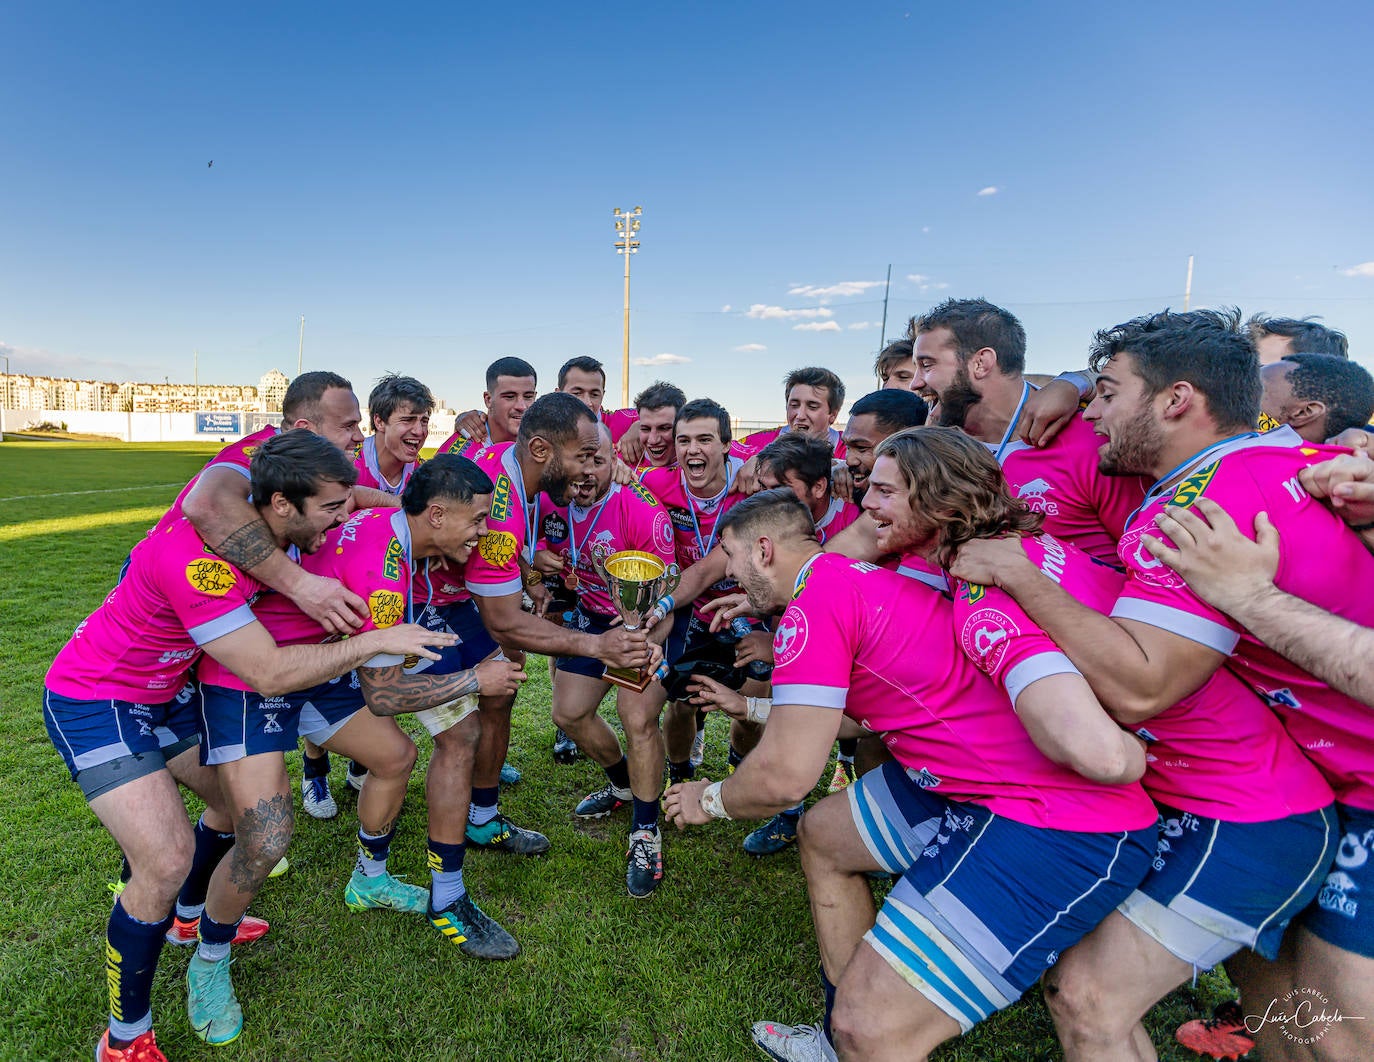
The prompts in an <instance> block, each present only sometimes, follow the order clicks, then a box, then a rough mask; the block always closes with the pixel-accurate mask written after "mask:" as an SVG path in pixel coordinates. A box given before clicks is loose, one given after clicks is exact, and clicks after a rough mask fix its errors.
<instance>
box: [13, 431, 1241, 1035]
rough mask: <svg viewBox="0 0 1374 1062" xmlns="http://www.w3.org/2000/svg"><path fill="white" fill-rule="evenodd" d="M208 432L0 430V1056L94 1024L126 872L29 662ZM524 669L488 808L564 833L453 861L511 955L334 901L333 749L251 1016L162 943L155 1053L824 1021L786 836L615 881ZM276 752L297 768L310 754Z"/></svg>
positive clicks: (1206, 994) (1191, 1006) (1176, 1009)
mask: <svg viewBox="0 0 1374 1062" xmlns="http://www.w3.org/2000/svg"><path fill="white" fill-rule="evenodd" d="M215 449H216V447H215V446H211V445H196V444H164V445H126V444H120V443H111V444H100V443H61V442H6V443H5V444H3V445H0V631H3V640H0V665H3V666H0V795H3V799H2V800H0V941H3V944H4V947H3V949H2V950H0V1058H3V1059H26V1060H37V1059H54V1060H56V1059H79V1058H88V1057H90V1052H91V1050H92V1045H93V1044H94V1042H95V1040H96V1039H97V1038H98V1036H99V1035H100V1032H101V1031H102V1030H103V1028H104V1021H105V1009H106V996H105V974H104V965H103V958H102V946H103V938H104V929H105V919H106V917H107V915H108V913H109V905H110V894H109V892H108V891H107V890H106V882H108V881H110V880H112V879H113V878H114V877H116V876H117V872H118V868H119V853H118V851H117V850H116V848H115V845H114V842H113V841H112V840H111V839H110V838H109V836H108V835H107V834H106V833H105V832H104V830H103V829H102V828H101V827H100V826H99V824H98V823H97V822H96V820H95V818H94V816H92V815H91V814H90V812H89V810H88V809H87V808H86V806H85V803H84V801H83V800H82V798H81V795H80V792H79V790H78V789H77V788H76V786H75V785H73V784H72V783H71V782H70V780H69V779H68V776H67V773H66V770H65V768H64V766H63V764H62V761H61V759H60V757H59V756H58V754H57V753H56V752H55V751H54V749H53V748H52V746H51V744H50V743H49V741H48V738H47V736H46V734H45V732H44V729H43V722H42V713H41V703H42V701H41V689H42V680H43V675H44V673H45V671H46V670H47V667H48V664H49V663H50V661H51V660H52V657H53V656H54V654H55V653H56V652H57V650H58V649H59V648H60V647H61V645H62V644H63V642H64V641H65V640H66V639H67V637H68V635H69V634H70V632H71V630H72V628H73V627H74V626H75V625H76V624H77V623H78V622H79V621H80V620H81V618H82V617H83V616H84V615H85V614H86V613H88V612H89V611H91V610H92V609H94V608H95V607H96V606H97V605H98V604H99V603H100V600H101V599H102V597H103V596H104V595H105V593H106V592H107V591H108V589H109V588H110V586H112V585H113V583H114V580H115V576H116V573H117V571H118V568H119V565H120V563H121V562H122V561H123V559H124V557H125V555H126V554H127V552H128V550H129V548H130V547H131V546H132V545H133V544H134V543H135V542H136V541H137V540H138V538H139V536H140V535H141V534H142V533H143V531H144V530H145V529H146V528H147V527H148V526H149V525H150V524H151V523H152V522H153V521H154V520H155V519H156V517H157V516H158V515H159V514H160V513H161V512H162V511H163V510H164V509H165V508H166V506H167V505H168V504H169V503H170V502H171V501H172V499H173V497H174V496H175V495H176V493H177V490H178V488H179V486H180V484H182V483H183V482H185V480H187V479H188V478H189V477H190V476H191V475H192V474H194V472H195V471H196V469H197V468H199V467H200V465H201V464H202V463H203V462H204V461H205V459H206V457H207V456H208V455H209V454H210V453H212V452H213V451H214V450H215ZM532 664H533V665H534V666H532V667H531V668H530V674H531V676H532V678H531V681H530V682H529V683H528V684H527V685H526V687H525V688H524V690H523V691H522V692H521V694H520V698H519V701H518V703H517V706H516V721H515V733H514V736H513V740H512V751H511V757H510V758H511V761H512V762H513V763H515V764H516V765H517V766H518V767H520V769H521V770H522V771H523V772H524V774H525V779H524V781H523V782H522V783H521V784H519V785H517V786H515V787H513V788H512V789H510V790H508V791H507V792H506V793H505V794H504V795H503V799H502V806H503V809H504V810H505V811H506V812H507V813H508V814H509V815H510V816H511V817H512V818H513V819H514V820H515V821H517V822H519V823H521V824H522V825H526V826H530V827H534V828H537V829H539V830H541V831H543V832H544V833H546V834H547V835H548V836H549V838H550V840H551V841H552V842H553V850H552V852H551V853H550V854H549V855H548V856H546V857H543V858H540V859H537V860H520V859H516V858H512V857H501V856H496V855H492V854H490V853H485V852H474V853H471V854H470V855H469V856H468V860H467V865H466V868H465V870H466V879H467V882H468V884H469V886H470V888H471V889H472V891H473V893H474V895H475V896H476V897H477V899H478V900H479V902H480V903H481V904H482V906H483V907H484V908H485V909H486V910H487V911H488V912H489V913H490V914H492V915H493V916H494V917H496V918H497V919H499V920H500V921H501V922H502V923H503V924H504V925H505V926H506V927H507V928H508V929H510V930H511V931H512V932H513V933H514V934H515V936H516V937H517V939H518V940H519V941H520V943H521V945H522V947H523V948H524V953H523V954H522V955H521V956H520V957H519V958H518V959H516V960H515V961H514V962H510V963H503V964H479V963H477V962H475V961H473V960H470V959H467V958H465V957H464V956H462V955H461V954H460V953H459V952H458V950H457V949H456V948H454V947H453V946H452V945H450V944H448V943H447V942H445V941H444V940H443V939H442V938H441V937H440V936H439V934H438V933H436V932H435V931H434V930H432V929H431V928H429V926H428V925H426V924H425V923H424V922H423V921H422V920H420V919H415V918H406V917H404V916H400V915H393V914H390V913H384V912H369V913H367V914H361V915H355V914H351V913H350V912H349V911H348V910H347V909H346V908H345V907H344V904H343V899H342V892H343V885H344V882H345V881H346V879H347V877H348V874H349V871H350V870H351V868H352V863H353V857H354V850H355V842H354V831H355V830H356V829H357V822H356V819H355V817H354V814H353V802H352V800H350V799H346V798H345V797H344V796H343V794H345V793H348V792H349V791H348V790H347V789H346V787H344V785H343V784H342V774H343V772H342V767H341V766H340V765H339V764H338V761H337V759H336V761H335V763H336V766H335V772H334V786H333V788H334V792H335V794H336V796H337V797H338V798H339V803H340V805H341V809H342V810H341V814H340V815H339V817H338V818H337V819H335V820H333V821H331V822H317V821H315V820H314V819H311V818H309V817H308V816H307V815H305V813H304V811H302V810H300V809H299V793H297V807H298V810H297V819H296V835H295V838H294V840H293V841H292V845H291V851H290V860H291V871H290V873H289V874H287V875H286V876H285V877H283V878H279V879H276V880H273V881H271V882H269V883H268V884H267V886H266V888H265V889H264V890H263V893H262V895H261V896H260V897H259V898H258V900H257V902H256V903H255V904H254V906H253V912H254V913H255V914H258V915H261V916H262V917H265V918H267V919H269V920H270V921H271V922H272V932H271V933H270V934H269V936H268V937H267V938H266V939H265V940H264V941H262V942H261V943H258V944H255V945H250V946H247V947H244V948H240V949H236V952H235V965H234V981H235V984H236V986H237V991H238V995H239V999H240V1002H241V1003H242V1004H243V1009H244V1014H245V1021H246V1025H245V1030H244V1034H243V1036H242V1038H241V1039H240V1040H239V1041H237V1042H236V1043H234V1044H232V1045H230V1046H227V1047H224V1048H220V1049H212V1048H210V1047H207V1046H206V1045H205V1044H203V1043H202V1042H201V1041H200V1040H198V1039H197V1038H196V1037H195V1035H194V1034H193V1033H192V1032H191V1030H190V1028H189V1026H188V1024H187V1022H186V1017H185V991H184V974H185V968H186V963H187V960H188V957H189V956H188V954H187V952H186V951H183V950H182V949H174V948H168V949H167V950H166V951H164V953H163V959H162V963H161V967H160V971H159V974H158V980H157V984H156V987H155V989H154V994H153V1008H154V1011H153V1012H154V1018H155V1021H156V1028H157V1033H158V1040H159V1043H160V1044H161V1045H162V1047H163V1049H164V1050H165V1051H166V1053H167V1055H168V1056H169V1058H171V1059H173V1060H174V1062H175V1060H180V1059H202V1058H210V1057H212V1056H213V1057H215V1058H220V1059H226V1058H227V1059H240V1060H244V1062H247V1060H254V1062H257V1060H281V1059H310V1060H314V1062H327V1060H334V1059H339V1060H344V1059H355V1058H366V1057H371V1058H376V1057H384V1058H393V1057H394V1058H412V1057H414V1058H421V1057H423V1058H428V1059H477V1058H487V1059H559V1060H562V1059H567V1060H587V1062H592V1060H596V1062H602V1060H609V1059H626V1060H628V1059H643V1060H651V1059H682V1060H688V1059H690V1060H705V1062H716V1060H727V1059H749V1058H762V1057H763V1056H762V1055H760V1054H759V1053H758V1052H757V1051H756V1049H755V1048H754V1047H753V1045H752V1043H751V1041H750V1039H749V1031H748V1030H749V1026H750V1023H751V1022H753V1021H755V1020H757V1019H761V1018H762V1019H774V1020H782V1021H788V1022H800V1021H815V1020H817V1019H818V1017H819V1013H820V1005H821V996H820V990H819V987H818V984H817V980H816V963H817V954H816V947H815V942H814V940H813V937H812V933H811V922H810V916H809V914H808V912H807V906H806V890H805V885H804V882H803V879H802V875H801V871H800V867H799V864H798V861H797V855H796V852H795V851H789V852H786V853H784V854H783V855H781V856H779V857H777V858H774V859H772V860H767V861H757V860H754V859H752V858H751V857H749V856H747V855H745V854H744V853H743V852H742V851H741V850H740V841H741V839H742V838H743V836H744V835H745V833H746V832H747V831H748V829H749V828H750V827H749V824H746V823H715V824H713V825H712V826H710V827H704V828H700V829H698V830H696V831H695V832H693V833H691V834H688V835H679V834H677V833H676V832H675V831H671V832H670V833H669V834H666V835H665V845H664V856H665V862H666V867H667V873H666V877H665V880H664V882H663V885H662V886H661V887H660V888H659V890H658V891H657V893H655V895H654V896H653V897H652V898H650V899H649V900H647V901H637V900H632V899H630V898H629V896H628V895H627V894H626V892H625V885H624V844H625V835H626V829H627V825H626V822H625V820H624V819H623V818H620V817H617V818H616V819H614V820H613V821H611V822H610V823H609V824H607V823H598V824H593V825H587V824H584V823H581V822H578V821H577V820H574V818H573V816H572V814H571V809H572V807H573V805H574V804H575V803H576V801H577V800H578V799H579V798H580V797H581V796H582V795H583V794H584V793H586V792H587V791H589V790H591V789H593V788H596V787H597V786H599V785H600V784H601V782H602V780H603V776H602V775H601V773H600V771H599V769H598V768H596V767H595V765H593V764H591V763H589V762H588V761H586V760H579V761H578V762H577V763H576V764H575V765H573V766H558V765H556V764H554V763H553V761H552V758H551V757H550V754H549V746H550V742H551V736H552V724H551V723H550V721H549V689H548V681H547V671H546V669H545V668H544V667H542V666H540V665H542V661H532ZM608 710H609V711H610V714H611V715H613V714H614V712H613V710H610V709H608ZM412 732H415V731H414V729H412ZM417 744H418V745H419V746H420V756H421V763H420V765H419V766H418V767H417V769H416V773H415V775H414V777H413V778H412V780H411V784H410V793H409V797H408V799H407V803H406V811H405V812H404V814H403V816H402V819H401V824H400V827H399V831H398V834H397V843H396V845H395V847H394V848H393V854H392V860H391V865H392V869H393V870H394V871H396V872H397V873H400V874H406V875H408V876H409V877H410V879H411V880H413V881H416V882H420V883H424V882H425V881H426V871H425V856H424V843H425V819H424V803H423V800H424V796H423V768H424V762H425V759H426V757H427V754H428V746H427V739H426V738H424V736H423V734H421V735H420V737H419V739H418V740H417ZM290 759H291V764H290V766H291V769H292V772H293V777H298V775H299V766H300V762H299V756H293V757H291V758H290ZM724 765H725V726H724V722H723V720H719V719H714V718H713V719H712V721H711V726H710V730H709V735H708V747H707V760H706V771H705V773H706V774H707V775H709V776H711V777H716V778H718V777H721V776H722V775H723V772H724ZM827 778H828V773H827ZM1045 873H1046V874H1053V873H1054V868H1053V867H1046V868H1045ZM1009 900H1010V897H1009ZM188 950H189V949H188ZM1121 976H1123V977H1128V976H1130V971H1129V970H1128V969H1123V970H1122V971H1121ZM1226 993H1227V989H1226V984H1225V981H1224V979H1223V978H1222V977H1221V976H1220V975H1219V974H1218V975H1206V976H1204V977H1203V978H1202V979H1201V980H1200V981H1199V983H1198V986H1197V987H1196V988H1195V989H1193V988H1185V989H1182V990H1180V991H1179V992H1177V993H1175V994H1174V996H1172V997H1170V999H1169V1000H1168V1001H1166V1003H1165V1004H1162V1005H1161V1006H1160V1007H1158V1008H1156V1010H1155V1012H1154V1013H1153V1014H1152V1015H1151V1017H1150V1020H1149V1022H1148V1023H1147V1024H1148V1027H1149V1029H1150V1032H1151V1035H1152V1037H1153V1039H1154V1042H1155V1044H1156V1045H1157V1046H1158V1048H1159V1050H1160V1057H1161V1058H1164V1059H1185V1058H1194V1057H1196V1056H1193V1055H1191V1054H1190V1053H1188V1052H1186V1051H1183V1050H1182V1049H1181V1048H1179V1047H1178V1046H1177V1045H1176V1044H1175V1043H1174V1041H1173V1030H1174V1028H1175V1027H1176V1026H1177V1024H1178V1023H1179V1022H1180V1021H1185V1020H1187V1019H1188V1018H1190V1017H1196V1016H1198V1015H1199V1014H1201V1013H1203V1012H1207V1013H1210V1010H1211V1006H1212V1005H1213V1004H1214V1003H1215V1002H1218V1001H1219V1000H1220V999H1222V998H1224V996H1225V995H1226ZM936 1057H938V1058H940V1059H945V1060H954V1059H958V1060H969V1062H971V1060H975V1059H978V1060H998V1059H1006V1060H1013V1059H1014V1060H1017V1062H1024V1060H1029V1059H1042V1058H1044V1059H1048V1058H1057V1057H1059V1050H1058V1047H1057V1044H1056V1042H1055V1040H1054V1034H1053V1029H1052V1027H1051V1024H1050V1021H1049V1018H1048V1016H1047V1014H1046V1012H1045V1009H1044V1007H1043V1005H1042V1004H1041V1003H1040V1001H1039V998H1038V995H1037V994H1036V993H1035V992H1031V993H1029V994H1028V995H1027V998H1026V999H1025V1000H1024V1001H1023V1002H1022V1003H1021V1004H1019V1005H1018V1006H1016V1007H1013V1008H1012V1009H1011V1010H1009V1011H1007V1012H1005V1013H1003V1014H1000V1015H997V1016H996V1017H995V1018H993V1019H992V1020H990V1021H988V1022H986V1023H985V1024H984V1025H982V1026H980V1027H978V1028H977V1029H975V1030H974V1032H973V1033H972V1034H970V1035H969V1036H967V1037H965V1038H963V1039H962V1040H960V1041H958V1042H957V1043H955V1044H952V1045H949V1046H947V1047H945V1048H944V1049H942V1050H941V1051H939V1052H938V1053H937V1056H936Z"/></svg>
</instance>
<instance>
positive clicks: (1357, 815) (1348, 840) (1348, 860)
mask: <svg viewBox="0 0 1374 1062" xmlns="http://www.w3.org/2000/svg"><path fill="white" fill-rule="evenodd" d="M1336 821H1337V824H1338V826H1337V828H1338V829H1339V831H1340V842H1339V844H1337V846H1336V859H1335V862H1334V863H1333V864H1332V865H1331V867H1330V873H1328V874H1327V875H1326V880H1325V881H1324V882H1322V886H1321V888H1320V889H1319V890H1318V892H1317V899H1316V902H1315V903H1312V904H1310V905H1309V906H1308V908H1307V910H1305V911H1303V913H1302V914H1301V915H1299V916H1298V924H1299V925H1301V926H1303V927H1304V928H1305V929H1307V930H1308V932H1310V933H1312V934H1313V935H1314V936H1316V937H1319V938H1321V939H1322V940H1324V941H1326V942H1327V943H1328V944H1334V945H1335V946H1336V947H1338V948H1343V949H1344V950H1346V951H1350V952H1354V953H1355V954H1356V955H1363V956H1364V957H1365V958H1367V959H1374V900H1367V899H1365V897H1369V896H1374V861H1371V860H1370V856H1371V854H1374V811H1366V810H1365V809H1364V808H1354V807H1351V806H1350V805H1349V804H1337V805H1336Z"/></svg>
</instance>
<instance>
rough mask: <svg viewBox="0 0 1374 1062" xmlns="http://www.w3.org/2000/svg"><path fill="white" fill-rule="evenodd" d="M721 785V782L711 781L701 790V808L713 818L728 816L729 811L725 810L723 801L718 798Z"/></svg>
mask: <svg viewBox="0 0 1374 1062" xmlns="http://www.w3.org/2000/svg"><path fill="white" fill-rule="evenodd" d="M721 785H722V783H721V782H712V783H711V784H710V785H708V786H707V787H706V788H705V789H703V790H702V792H701V810H702V811H704V812H706V814H708V815H710V816H711V818H713V819H728V818H729V817H730V813H729V812H728V811H726V810H725V802H724V801H723V800H721V798H720V787H721Z"/></svg>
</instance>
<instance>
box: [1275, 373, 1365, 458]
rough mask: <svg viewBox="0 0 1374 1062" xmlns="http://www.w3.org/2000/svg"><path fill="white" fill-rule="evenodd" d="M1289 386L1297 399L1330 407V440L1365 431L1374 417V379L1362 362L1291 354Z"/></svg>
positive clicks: (1326, 435)
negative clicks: (1353, 430) (1355, 429)
mask: <svg viewBox="0 0 1374 1062" xmlns="http://www.w3.org/2000/svg"><path fill="white" fill-rule="evenodd" d="M1283 360H1284V361H1289V362H1292V363H1293V368H1292V369H1291V370H1289V373H1288V385H1289V386H1290V387H1291V388H1292V389H1293V397H1294V398H1302V399H1315V400H1316V401H1318V402H1320V403H1322V405H1324V406H1326V427H1325V428H1323V429H1322V434H1323V435H1324V436H1325V437H1326V438H1328V439H1329V438H1331V437H1332V436H1333V435H1339V434H1340V433H1341V432H1343V431H1345V430H1346V429H1347V428H1363V427H1364V426H1365V425H1366V424H1368V423H1369V418H1370V416H1371V415H1374V376H1370V375H1369V371H1368V370H1367V369H1365V367H1364V366H1363V365H1360V364H1359V363H1358V362H1354V361H1349V360H1347V359H1346V358H1337V357H1333V356H1332V355H1330V354H1289V355H1288V356H1287V357H1285V358H1284V359H1283Z"/></svg>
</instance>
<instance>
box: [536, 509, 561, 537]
mask: <svg viewBox="0 0 1374 1062" xmlns="http://www.w3.org/2000/svg"><path fill="white" fill-rule="evenodd" d="M539 533H540V535H541V536H542V537H543V538H545V539H546V540H548V541H549V542H551V543H552V542H562V541H563V540H564V539H565V538H567V537H568V521H566V520H564V519H563V517H562V516H561V515H560V514H558V513H549V514H548V515H547V516H545V517H544V522H543V523H542V524H540V525H539Z"/></svg>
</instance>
